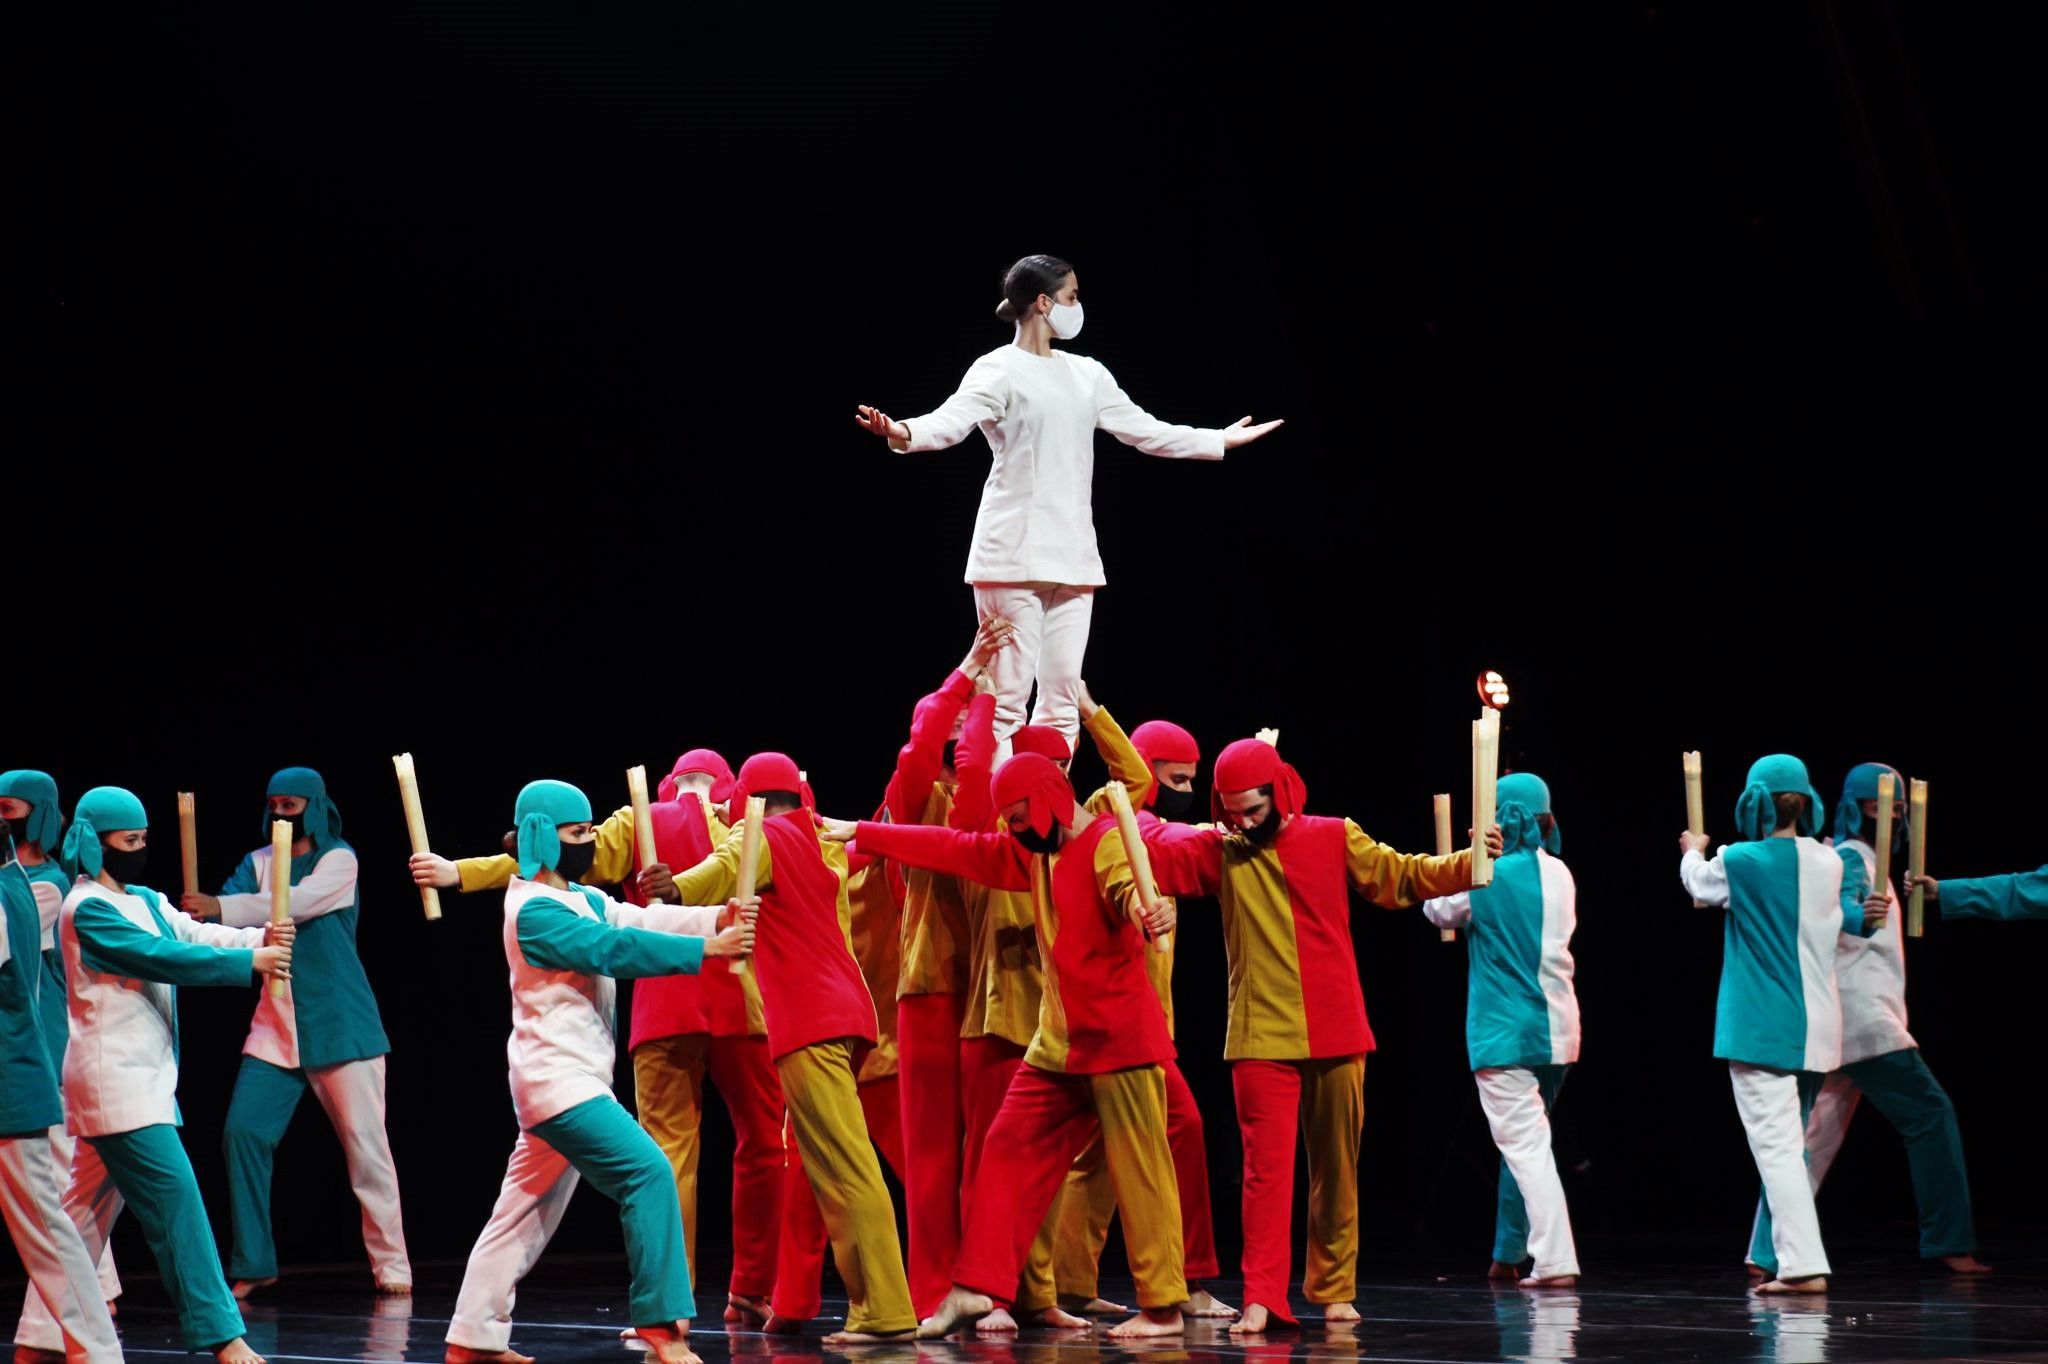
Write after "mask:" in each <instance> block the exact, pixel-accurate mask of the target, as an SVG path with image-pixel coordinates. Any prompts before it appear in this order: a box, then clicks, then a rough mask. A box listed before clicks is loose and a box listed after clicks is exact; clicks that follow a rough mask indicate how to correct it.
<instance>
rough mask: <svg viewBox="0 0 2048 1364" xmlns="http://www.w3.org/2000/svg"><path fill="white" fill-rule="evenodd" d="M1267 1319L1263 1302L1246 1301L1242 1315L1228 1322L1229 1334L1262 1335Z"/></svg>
mask: <svg viewBox="0 0 2048 1364" xmlns="http://www.w3.org/2000/svg"><path fill="white" fill-rule="evenodd" d="M1268 1320H1269V1316H1268V1313H1267V1311H1266V1308H1265V1304H1263V1303H1256V1302H1248V1303H1246V1304H1245V1305H1244V1315H1242V1316H1240V1317H1239V1318H1238V1319H1237V1320H1236V1321H1233V1322H1231V1323H1230V1334H1232V1335H1234V1336H1256V1335H1263V1334H1264V1333H1265V1330H1266V1326H1267V1324H1268Z"/></svg>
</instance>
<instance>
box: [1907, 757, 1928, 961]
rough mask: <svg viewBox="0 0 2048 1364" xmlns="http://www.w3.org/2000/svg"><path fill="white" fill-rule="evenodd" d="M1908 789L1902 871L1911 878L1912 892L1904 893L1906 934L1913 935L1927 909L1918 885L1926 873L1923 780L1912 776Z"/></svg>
mask: <svg viewBox="0 0 2048 1364" xmlns="http://www.w3.org/2000/svg"><path fill="white" fill-rule="evenodd" d="M1911 790H1912V793H1913V794H1912V797H1911V799H1910V801H1909V802H1908V804H1907V807H1906V817H1907V818H1908V819H1909V820H1911V821H1912V823H1910V824H1909V825H1907V826H1906V847H1907V862H1906V875H1907V876H1908V877H1909V878H1910V879H1911V880H1912V882H1913V893H1912V894H1911V895H1909V896H1908V897H1906V936H1907V937H1909V938H1917V937H1919V936H1920V928H1921V916H1922V915H1923V914H1924V913H1925V912H1926V909H1927V892H1926V891H1924V890H1922V889H1921V888H1920V878H1921V877H1923V876H1925V875H1926V874H1927V783H1926V782H1924V781H1920V780H1917V779H1916V780H1915V781H1914V782H1913V784H1912V787H1911Z"/></svg>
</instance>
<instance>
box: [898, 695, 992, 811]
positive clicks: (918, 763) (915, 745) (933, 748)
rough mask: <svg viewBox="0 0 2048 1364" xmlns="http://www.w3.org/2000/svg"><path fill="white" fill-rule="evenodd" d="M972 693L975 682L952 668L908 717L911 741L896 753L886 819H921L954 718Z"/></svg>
mask: <svg viewBox="0 0 2048 1364" xmlns="http://www.w3.org/2000/svg"><path fill="white" fill-rule="evenodd" d="M973 694H974V684H973V683H972V682H970V681H968V680H967V674H965V673H963V672H961V671H960V670H959V669H958V668H955V669H954V670H953V673H952V676H950V677H948V678H947V679H946V681H945V684H944V685H943V686H941V687H940V688H939V689H938V690H937V691H935V692H933V693H932V694H931V695H930V696H927V697H925V698H924V700H922V701H920V702H918V703H917V710H916V711H915V712H914V713H913V714H912V715H911V717H910V740H909V742H907V743H905V744H904V745H903V747H902V748H901V749H900V750H899V751H898V752H897V754H896V771H895V774H894V775H892V776H891V777H890V778H889V794H888V797H887V799H886V803H887V805H888V807H889V818H890V819H892V820H894V821H895V822H896V823H898V824H915V823H917V822H918V821H919V820H921V819H923V818H924V807H925V802H926V801H927V800H929V799H930V798H931V794H932V783H933V782H935V781H937V780H938V779H939V774H940V772H941V771H943V770H944V768H945V763H946V740H947V738H948V737H950V736H951V734H952V732H953V717H954V716H956V715H958V714H959V713H960V707H962V706H964V705H966V704H967V698H968V697H970V696H972V695H973Z"/></svg>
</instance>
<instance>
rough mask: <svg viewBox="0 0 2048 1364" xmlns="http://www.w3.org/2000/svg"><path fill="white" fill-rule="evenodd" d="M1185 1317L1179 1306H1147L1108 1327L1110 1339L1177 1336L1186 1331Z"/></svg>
mask: <svg viewBox="0 0 2048 1364" xmlns="http://www.w3.org/2000/svg"><path fill="white" fill-rule="evenodd" d="M1187 1329H1188V1324H1187V1320H1186V1318H1184V1317H1182V1316H1181V1314H1180V1308H1179V1307H1177V1306H1176V1307H1148V1308H1146V1309H1145V1310H1144V1311H1142V1312H1140V1313H1138V1315H1137V1316H1135V1317H1132V1318H1131V1319H1130V1320H1129V1321H1125V1322H1119V1323H1118V1324H1116V1325H1115V1326H1112V1327H1110V1328H1109V1338H1110V1339H1111V1340H1138V1339H1142V1338H1144V1337H1148V1336H1178V1335H1183V1334H1185V1333H1186V1332H1187Z"/></svg>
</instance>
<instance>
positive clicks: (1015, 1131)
mask: <svg viewBox="0 0 2048 1364" xmlns="http://www.w3.org/2000/svg"><path fill="white" fill-rule="evenodd" d="M1097 1133H1100V1134H1101V1136H1102V1141H1103V1150H1104V1157H1105V1159H1106V1161H1107V1163H1108V1166H1109V1172H1110V1179H1111V1181H1112V1182H1113V1183H1114V1185H1115V1187H1116V1195H1117V1207H1118V1210H1119V1211H1120V1212H1121V1213H1122V1215H1123V1223H1124V1243H1125V1247H1126V1249H1127V1250H1128V1252H1129V1259H1130V1264H1131V1277H1132V1278H1133V1279H1134V1280H1136V1282H1137V1289H1138V1301H1139V1303H1140V1304H1142V1305H1143V1306H1146V1307H1167V1306H1171V1305H1173V1304H1175V1303H1179V1302H1184V1301H1186V1300H1187V1295H1188V1290H1187V1281H1186V1278H1185V1277H1184V1276H1183V1274H1182V1272H1181V1263H1182V1256H1181V1227H1180V1195H1179V1192H1178V1191H1177V1189H1176V1187H1175V1185H1174V1175H1173V1155H1172V1153H1171V1151H1170V1150H1169V1148H1168V1147H1167V1143H1166V1089H1165V1080H1164V1077H1163V1076H1162V1075H1161V1073H1160V1069H1159V1067H1158V1066H1139V1067H1136V1068H1134V1069H1131V1070H1120V1071H1112V1072H1110V1073H1108V1074H1106V1075H1058V1074H1053V1073H1051V1072H1048V1071H1042V1070H1038V1069H1035V1068H1033V1067H1031V1066H1020V1067H1018V1069H1017V1072H1016V1074H1015V1075H1014V1077H1012V1079H1011V1081H1010V1088H1009V1090H1008V1092H1007V1093H1005V1094H1004V1096H1003V1104H1002V1108H1001V1110H1000V1111H999V1112H998V1113H997V1114H996V1119H995V1122H994V1123H993V1124H992V1125H991V1127H990V1129H989V1131H988V1135H987V1138H986V1140H985V1142H984V1143H983V1146H982V1151H981V1158H980V1166H979V1168H978V1169H977V1171H976V1173H975V1179H974V1191H973V1193H972V1195H971V1197H970V1200H969V1213H968V1218H967V1229H966V1235H965V1236H964V1237H963V1238H962V1240H961V1247H960V1260H959V1264H958V1265H957V1266H956V1267H955V1269H954V1271H953V1279H954V1281H955V1282H956V1283H958V1284H959V1285H960V1286H961V1287H962V1288H965V1289H969V1290H971V1291H973V1292H976V1293H984V1294H987V1295H988V1296H989V1297H990V1298H993V1299H994V1300H995V1301H996V1302H998V1303H1001V1304H1002V1305H1004V1306H1006V1307H1007V1306H1010V1305H1011V1304H1012V1303H1013V1302H1015V1301H1016V1300H1017V1298H1016V1294H1017V1282H1018V1276H1019V1274H1020V1273H1021V1271H1022V1270H1023V1268H1024V1264H1025V1259H1026V1257H1027V1255H1028V1254H1029V1253H1030V1250H1031V1245H1032V1241H1033V1240H1034V1238H1036V1237H1038V1235H1039V1233H1040V1231H1041V1229H1042V1228H1043V1225H1044V1223H1045V1220H1046V1213H1047V1212H1048V1210H1050V1209H1051V1207H1052V1205H1053V1200H1054V1198H1055V1197H1056V1196H1057V1195H1058V1193H1059V1189H1060V1182H1061V1181H1062V1180H1063V1179H1064V1178H1065V1177H1066V1174H1067V1170H1068V1169H1069V1167H1071V1166H1072V1165H1073V1163H1074V1157H1075V1156H1077V1155H1079V1154H1080V1152H1081V1150H1082V1148H1084V1147H1086V1146H1087V1145H1088V1143H1089V1141H1090V1140H1091V1139H1093V1138H1094V1137H1095V1136H1096V1135H1097Z"/></svg>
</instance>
